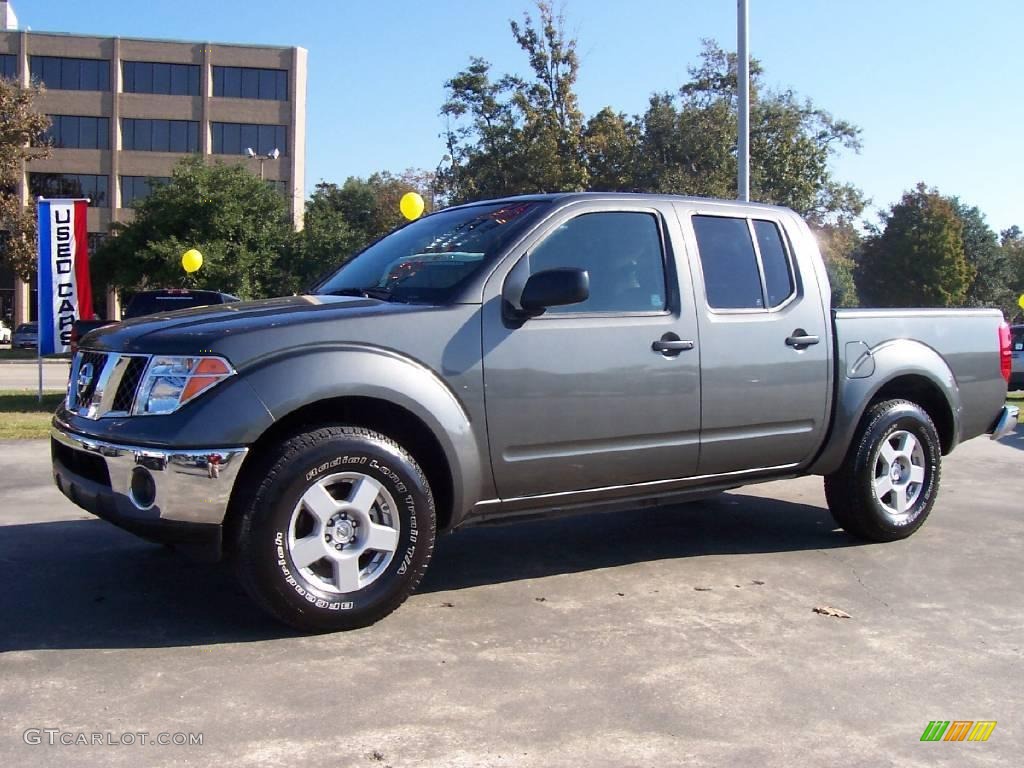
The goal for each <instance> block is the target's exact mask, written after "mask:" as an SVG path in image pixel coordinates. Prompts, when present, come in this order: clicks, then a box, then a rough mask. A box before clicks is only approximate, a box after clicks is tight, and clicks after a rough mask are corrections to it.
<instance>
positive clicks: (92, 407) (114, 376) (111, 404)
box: [68, 350, 149, 419]
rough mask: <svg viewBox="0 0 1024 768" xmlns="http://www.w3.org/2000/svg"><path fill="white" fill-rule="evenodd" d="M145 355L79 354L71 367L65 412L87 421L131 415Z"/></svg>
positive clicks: (85, 352)
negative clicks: (67, 409)
mask: <svg viewBox="0 0 1024 768" xmlns="http://www.w3.org/2000/svg"><path fill="white" fill-rule="evenodd" d="M148 363H149V356H148V355H122V354H119V353H117V352H92V351H89V350H80V351H79V352H78V354H77V355H75V359H74V361H73V362H72V364H71V381H70V382H69V387H68V408H69V410H72V411H74V412H75V413H77V414H78V415H79V416H84V417H85V418H87V419H99V418H102V417H104V416H123V415H124V414H126V413H131V410H132V404H133V403H134V402H135V393H136V391H137V390H138V388H139V385H140V384H141V383H142V376H143V374H144V373H145V371H146V365H147V364H148Z"/></svg>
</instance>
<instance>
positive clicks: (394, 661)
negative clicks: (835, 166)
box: [0, 431, 1024, 768]
mask: <svg viewBox="0 0 1024 768" xmlns="http://www.w3.org/2000/svg"><path fill="white" fill-rule="evenodd" d="M0 456H2V457H3V458H2V459H0V462H2V463H0V467H2V472H0V497H2V498H3V502H2V507H0V526H2V527H0V578H2V580H3V582H2V583H3V589H2V590H0V650H3V651H4V653H3V654H2V655H0V722H2V730H0V733H2V739H0V764H3V765H9V766H14V765H17V766H32V765H43V764H61V765H97V766H98V765H110V766H135V765H142V764H146V765H149V764H153V765H193V764H194V765H205V764H226V765H242V766H250V765H251V766H256V765H261V766H267V765H269V766H278V765H279V766H293V765H303V766H309V765H312V766H320V765H323V766H370V767H372V766H385V765H389V766H393V767H394V768H398V767H399V766H546V767H548V766H567V767H568V766H572V767H573V768H577V767H578V766H605V765H607V766H663V765H729V766H750V765H763V766H767V765H828V766H886V765H898V766H932V765H946V766H960V765H992V766H1007V765H1014V764H1017V761H1018V760H1019V747H1020V744H1021V739H1022V735H1024V707H1022V698H1021V695H1020V689H1021V685H1022V683H1024V667H1022V656H1024V653H1022V649H1024V589H1022V586H1024V579H1022V576H1021V565H1022V562H1024V561H1022V557H1021V544H1022V538H1024V537H1022V533H1024V524H1022V512H1024V503H1022V499H1024V471H1022V469H1024V431H1018V433H1017V435H1016V436H1015V437H1014V438H1013V439H1011V440H1009V441H1007V442H1006V443H1005V444H1001V445H1000V444H994V443H991V442H990V441H988V440H986V439H979V440H975V441H972V442H970V443H968V444H966V445H964V446H962V447H961V448H960V449H959V450H958V451H957V452H956V453H955V454H954V455H953V456H951V457H949V458H948V459H947V460H946V464H945V474H944V477H943V488H942V493H941V496H940V500H939V503H938V506H937V507H936V509H935V511H934V513H933V515H932V518H931V520H930V521H929V522H928V524H927V525H926V526H925V527H924V528H923V529H922V530H921V531H920V532H919V533H918V534H917V535H915V536H914V537H912V538H911V539H909V540H907V541H903V542H897V543H894V544H886V545H864V544H861V543H858V542H856V541H854V540H852V539H850V538H849V537H847V536H846V535H845V534H843V533H842V532H840V531H837V530H835V529H834V527H833V522H832V520H831V518H830V517H829V515H828V512H827V511H826V510H825V508H824V500H823V497H822V492H821V483H820V480H819V479H816V478H805V479H801V480H796V481H788V482H783V483H773V484H767V485H762V486H758V487H751V488H746V489H743V490H739V491H736V492H733V493H730V494H726V495H724V496H721V497H719V498H717V499H715V500H712V501H708V502H704V503H700V504H693V505H687V506H682V507H677V508H672V509H654V510H652V509H648V510H641V511H637V512H633V513H623V514H618V515H590V516H583V517H576V518H565V519H560V520H552V521H541V522H529V523H521V524H518V525H516V526H505V527H492V528H478V529H472V530H468V529H467V530H464V531H461V532H458V533H456V534H454V535H452V536H449V537H447V538H445V539H442V540H441V541H440V542H439V546H438V549H437V553H436V556H435V559H434V563H433V565H432V568H431V572H430V574H429V576H428V578H427V580H426V582H425V584H424V585H423V587H422V589H421V590H420V592H419V593H418V594H417V595H414V596H413V597H412V598H411V599H410V600H409V602H408V603H406V605H405V606H403V607H402V608H400V609H399V611H398V612H397V613H395V614H394V615H392V616H391V617H389V618H388V619H386V620H384V621H383V622H381V623H380V624H378V625H376V626H374V627H371V628H368V629H365V630H360V631H357V632H352V633H347V634H335V635H326V636H318V637H300V636H296V635H295V634H294V633H291V632H290V631H288V630H286V629H283V628H282V627H280V626H278V625H276V624H275V623H273V622H271V621H269V620H268V619H265V618H264V617H263V616H262V615H261V614H260V613H259V612H258V611H257V610H256V609H255V608H254V607H253V606H252V605H250V603H249V602H248V600H247V599H246V598H245V597H244V596H243V595H242V593H241V592H240V590H239V588H238V587H237V586H236V585H235V583H234V582H233V581H232V579H231V578H230V577H229V575H228V574H227V573H226V572H225V571H224V570H222V569H220V568H219V567H216V566H209V565H197V564H194V563H191V562H189V561H187V560H185V559H182V558H181V557H179V556H177V555H175V554H174V553H172V552H170V551H168V550H165V549H163V548H161V547H158V546H154V545H151V544H147V543H145V542H143V541H140V540H138V539H136V538H134V537H132V536H130V535H128V534H126V533H122V532H120V531H118V530H117V529H115V528H113V527H111V526H109V525H107V524H106V523H103V522H100V521H97V520H93V519H90V518H89V517H88V516H87V515H85V514H83V513H81V512H80V511H79V510H77V509H76V508H75V507H74V506H72V505H71V504H70V503H69V502H67V501H65V500H64V499H63V497H61V496H60V495H59V494H58V493H57V491H56V490H55V489H53V488H52V487H51V484H50V479H49V475H48V472H49V466H48V457H47V446H46V444H45V442H38V441H36V442H23V443H7V444H4V445H0ZM822 605H828V606H832V607H835V608H839V609H842V610H844V611H846V612H848V613H849V614H850V615H851V616H852V618H849V619H840V618H831V617H827V616H823V615H819V614H816V613H814V612H812V609H813V608H814V607H815V606H822ZM930 720H951V721H952V720H996V721H998V726H997V727H996V729H995V730H994V732H993V733H992V736H991V738H990V739H989V741H987V742H985V743H967V742H963V743H951V742H939V743H922V742H920V741H919V739H920V737H921V734H922V732H923V731H924V729H925V727H926V725H927V724H928V722H929V721H930ZM29 728H37V729H43V728H59V729H62V730H63V731H64V732H72V733H75V734H77V733H93V732H99V733H104V734H106V733H107V732H110V734H111V736H110V737H106V736H105V737H104V738H113V739H115V740H116V739H119V738H122V735H123V734H124V733H137V732H140V731H145V732H148V733H149V734H156V733H158V732H167V733H177V732H193V733H195V732H201V733H202V734H203V744H202V745H201V746H198V745H192V746H174V745H168V746H149V745H147V746H141V745H139V744H138V743H136V744H135V745H131V746H125V745H105V746H85V745H78V746H59V745H55V746H49V745H47V744H46V742H45V740H44V741H43V743H42V744H39V745H29V744H26V743H25V739H24V736H23V734H24V732H25V730H26V729H29Z"/></svg>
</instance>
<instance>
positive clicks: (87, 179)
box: [28, 173, 108, 208]
mask: <svg viewBox="0 0 1024 768" xmlns="http://www.w3.org/2000/svg"><path fill="white" fill-rule="evenodd" d="M107 181H108V178H107V177H106V176H94V175H92V174H88V173H30V174H29V175H28V188H29V192H30V193H31V195H32V197H49V198H54V197H88V198H89V207H90V208H102V207H104V206H106V205H107V204H108V203H107Z"/></svg>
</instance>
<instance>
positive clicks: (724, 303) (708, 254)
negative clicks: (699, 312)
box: [693, 216, 764, 309]
mask: <svg viewBox="0 0 1024 768" xmlns="http://www.w3.org/2000/svg"><path fill="white" fill-rule="evenodd" d="M693 230H694V232H695V233H696V235H697V248H698V250H699V252H700V264H701V269H702V270H703V272H704V291H705V293H706V294H707V298H708V305H709V306H711V307H714V308H715V309H763V308H764V298H763V297H762V295H761V275H760V273H759V271H758V268H757V256H756V255H755V254H754V244H753V241H751V239H750V229H749V228H748V227H747V220H746V219H733V218H727V217H725V216H694V217H693Z"/></svg>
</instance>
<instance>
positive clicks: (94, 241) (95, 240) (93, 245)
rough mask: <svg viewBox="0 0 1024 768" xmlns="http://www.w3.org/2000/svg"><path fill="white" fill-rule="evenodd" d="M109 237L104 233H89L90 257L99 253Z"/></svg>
mask: <svg viewBox="0 0 1024 768" xmlns="http://www.w3.org/2000/svg"><path fill="white" fill-rule="evenodd" d="M108 237H109V236H108V235H107V234H105V233H103V232H90V233H89V255H90V256H92V255H93V254H94V253H96V251H98V250H99V249H100V248H101V247H102V246H103V244H104V243H105V242H107V239H108Z"/></svg>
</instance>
